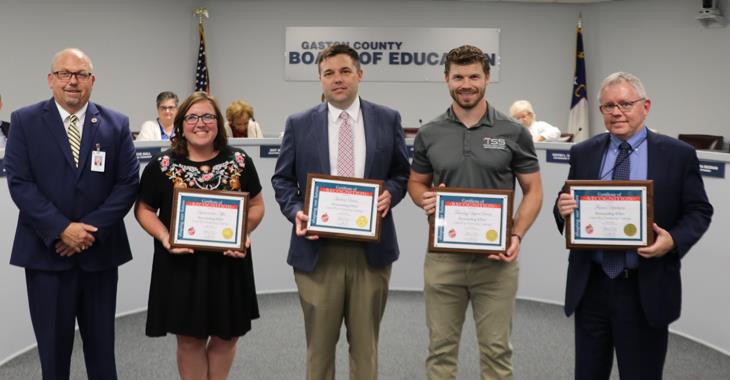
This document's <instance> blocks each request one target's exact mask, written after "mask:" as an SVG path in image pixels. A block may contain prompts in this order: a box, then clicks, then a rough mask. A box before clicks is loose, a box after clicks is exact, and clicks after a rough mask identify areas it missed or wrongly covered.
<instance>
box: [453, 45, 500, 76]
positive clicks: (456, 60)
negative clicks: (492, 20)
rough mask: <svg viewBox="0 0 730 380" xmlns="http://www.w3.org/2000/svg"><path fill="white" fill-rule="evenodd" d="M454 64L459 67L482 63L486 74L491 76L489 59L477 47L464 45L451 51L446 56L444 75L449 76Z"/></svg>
mask: <svg viewBox="0 0 730 380" xmlns="http://www.w3.org/2000/svg"><path fill="white" fill-rule="evenodd" d="M452 63H453V64H455V65H459V66H465V65H471V64H472V63H481V64H482V69H483V70H484V74H487V75H489V62H488V61H487V57H486V56H485V55H484V52H483V51H482V49H479V48H478V47H476V46H472V45H462V46H459V47H457V48H453V49H451V51H449V53H448V54H446V64H445V67H444V74H446V75H449V71H450V70H451V64H452Z"/></svg>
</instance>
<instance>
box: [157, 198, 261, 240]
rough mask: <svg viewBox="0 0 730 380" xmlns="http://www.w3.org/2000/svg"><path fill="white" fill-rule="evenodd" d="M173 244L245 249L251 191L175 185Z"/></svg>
mask: <svg viewBox="0 0 730 380" xmlns="http://www.w3.org/2000/svg"><path fill="white" fill-rule="evenodd" d="M172 197H173V198H172V215H171V218H170V246H171V247H173V248H178V247H180V248H193V249H201V250H207V251H220V252H223V251H226V250H234V251H245V250H246V246H245V244H246V216H247V207H248V193H241V192H234V191H216V190H202V189H181V188H175V191H174V192H173V195H172Z"/></svg>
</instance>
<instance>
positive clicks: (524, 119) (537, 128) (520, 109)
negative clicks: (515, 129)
mask: <svg viewBox="0 0 730 380" xmlns="http://www.w3.org/2000/svg"><path fill="white" fill-rule="evenodd" d="M509 113H510V114H511V115H512V117H513V118H514V119H515V120H517V121H519V122H520V124H522V125H524V126H525V127H526V128H527V129H528V130H529V131H530V134H532V141H534V142H538V141H558V139H559V138H560V129H558V128H557V127H553V126H552V125H550V124H548V123H546V122H544V121H535V111H533V110H532V104H530V102H528V101H527V100H518V101H516V102H514V103H512V107H510V108H509Z"/></svg>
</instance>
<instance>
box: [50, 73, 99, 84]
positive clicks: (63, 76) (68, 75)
mask: <svg viewBox="0 0 730 380" xmlns="http://www.w3.org/2000/svg"><path fill="white" fill-rule="evenodd" d="M53 75H55V76H56V78H58V79H60V80H64V81H66V80H71V77H76V80H78V81H79V82H83V81H87V80H89V78H91V73H90V72H87V71H77V72H75V73H73V72H70V71H54V72H53Z"/></svg>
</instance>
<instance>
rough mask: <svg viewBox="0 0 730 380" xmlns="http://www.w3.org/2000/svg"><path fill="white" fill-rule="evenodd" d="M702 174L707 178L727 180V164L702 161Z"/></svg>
mask: <svg viewBox="0 0 730 380" xmlns="http://www.w3.org/2000/svg"><path fill="white" fill-rule="evenodd" d="M700 173H702V175H703V176H705V177H715V178H725V163H724V162H721V161H708V160H700Z"/></svg>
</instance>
